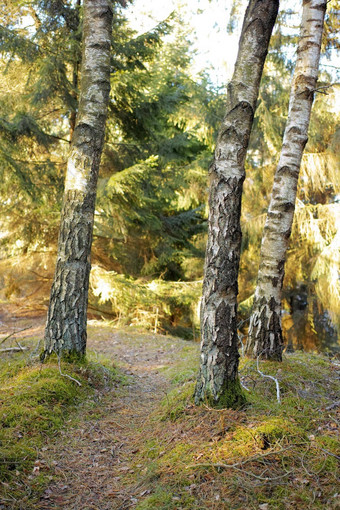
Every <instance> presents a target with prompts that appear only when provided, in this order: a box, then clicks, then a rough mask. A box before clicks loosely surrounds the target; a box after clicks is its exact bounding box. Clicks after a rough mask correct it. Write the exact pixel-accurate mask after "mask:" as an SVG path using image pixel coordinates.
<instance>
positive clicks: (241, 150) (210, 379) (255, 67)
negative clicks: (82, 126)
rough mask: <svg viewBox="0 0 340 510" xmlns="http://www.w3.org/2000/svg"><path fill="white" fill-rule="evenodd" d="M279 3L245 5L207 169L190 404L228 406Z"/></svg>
mask: <svg viewBox="0 0 340 510" xmlns="http://www.w3.org/2000/svg"><path fill="white" fill-rule="evenodd" d="M278 6H279V1H278V0H277V1H273V0H250V2H249V4H248V7H247V10H246V13H245V18H244V21H243V27H242V32H241V37H240V42H239V51H238V56H237V60H236V64H235V69H234V74H233V77H232V80H231V82H230V83H229V84H228V91H227V104H226V114H225V117H224V119H223V121H222V125H221V128H220V131H219V136H218V139H217V143H216V149H215V156H214V161H213V163H212V165H211V166H210V169H209V179H210V195H209V208H210V212H209V229H208V244H207V250H206V259H205V274H204V283H203V294H202V305H201V336H202V338H201V362H200V371H199V376H198V381H197V385H196V390H195V402H196V404H198V403H199V402H201V401H208V402H209V403H210V404H211V405H215V406H225V407H227V406H233V405H237V403H238V401H239V400H242V398H243V396H242V392H241V389H240V385H239V380H238V360H239V354H238V348H237V343H238V337H237V294H238V284H237V279H238V269H239V260H240V250H241V227H240V215H241V195H242V186H243V181H244V178H245V170H244V163H245V157H246V151H247V148H248V143H249V136H250V131H251V127H252V123H253V118H254V111H255V107H256V101H257V97H258V91H259V85H260V80H261V76H262V71H263V65H264V61H265V58H266V55H267V51H268V45H269V40H270V36H271V33H272V29H273V26H274V23H275V19H276V16H277V11H278Z"/></svg>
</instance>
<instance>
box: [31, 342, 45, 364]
mask: <svg viewBox="0 0 340 510" xmlns="http://www.w3.org/2000/svg"><path fill="white" fill-rule="evenodd" d="M41 340H42V339H41V338H39V340H38V342H37V346H36V347H35V349H34V350H33V351H32V352H31V354H30V356H29V360H31V359H32V358H33V357H34V356H36V354H37V352H38V351H39V349H40V344H41Z"/></svg>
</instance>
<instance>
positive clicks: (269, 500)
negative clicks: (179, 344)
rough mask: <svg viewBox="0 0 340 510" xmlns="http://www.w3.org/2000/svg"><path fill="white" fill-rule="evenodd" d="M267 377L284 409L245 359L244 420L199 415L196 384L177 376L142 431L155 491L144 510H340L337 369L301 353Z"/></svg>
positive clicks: (266, 365)
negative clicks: (195, 392)
mask: <svg viewBox="0 0 340 510" xmlns="http://www.w3.org/2000/svg"><path fill="white" fill-rule="evenodd" d="M260 369H261V371H262V372H263V373H266V374H270V375H273V376H275V377H276V378H277V379H278V381H279V387H280V397H281V403H278V401H277V393H276V386H275V383H274V381H271V380H269V379H264V378H263V377H262V376H261V375H260V374H259V373H258V371H257V366H256V363H255V362H254V361H252V360H249V359H243V360H242V362H241V378H242V382H243V384H244V385H245V386H246V387H247V388H248V390H249V391H246V394H247V400H248V404H247V406H245V407H244V408H243V409H241V410H238V411H235V410H227V409H225V410H221V409H211V408H209V407H208V406H204V405H203V406H201V407H196V406H195V405H194V404H193V399H192V395H193V390H194V379H193V377H188V378H187V380H184V379H182V378H181V377H180V374H177V375H176V379H175V381H176V382H175V384H174V385H173V389H172V390H171V391H170V392H169V393H168V394H167V395H166V397H165V398H164V399H163V400H162V402H161V403H160V405H159V408H158V410H157V411H156V412H155V413H154V414H153V416H152V417H151V418H150V422H149V425H148V427H149V428H148V431H147V432H146V431H145V430H143V431H141V433H142V435H143V436H144V437H145V436H146V435H147V437H148V440H147V441H146V442H145V445H144V448H142V449H141V452H140V454H139V456H138V457H137V458H136V464H137V465H143V466H147V467H146V469H145V468H144V472H143V477H144V479H145V477H146V478H147V477H149V481H150V484H151V486H152V487H153V489H152V490H151V493H150V495H149V496H147V497H146V498H144V499H143V500H142V501H141V502H140V503H139V504H137V505H136V508H137V509H138V510H142V509H143V510H144V509H145V510H146V509H148V510H151V509H155V510H156V509H158V508H162V509H169V510H170V509H171V510H177V509H187V510H191V509H235V510H236V509H240V510H241V509H242V510H243V509H259V508H260V509H262V510H281V509H282V510H286V509H296V508H299V509H318V508H320V509H325V508H327V509H335V508H339V506H338V505H339V501H338V499H339V494H338V493H339V471H338V465H339V460H340V457H339V454H340V452H339V437H338V433H339V405H340V402H339V395H340V391H339V389H340V387H339V372H340V364H339V362H338V361H337V360H336V359H333V360H332V359H329V358H327V357H322V356H319V355H312V354H303V353H295V354H290V355H287V356H285V357H284V361H283V363H270V362H261V364H260ZM185 370H186V373H188V371H189V367H188V366H186V369H185ZM178 381H180V384H178Z"/></svg>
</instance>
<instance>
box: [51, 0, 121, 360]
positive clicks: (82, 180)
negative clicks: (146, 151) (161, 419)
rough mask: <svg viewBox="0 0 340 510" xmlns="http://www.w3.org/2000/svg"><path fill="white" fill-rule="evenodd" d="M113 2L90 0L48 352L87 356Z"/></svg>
mask: <svg viewBox="0 0 340 510" xmlns="http://www.w3.org/2000/svg"><path fill="white" fill-rule="evenodd" d="M112 15H113V13H112V6H111V2H110V0H85V2H84V22H83V43H82V44H83V49H82V65H81V82H80V100H79V110H78V115H77V122H76V126H75V130H74V133H73V137H72V142H71V148H70V154H69V158H68V164H67V172H66V182H65V191H64V200H63V208H62V214H61V225H60V233H59V242H58V255H57V264H56V269H55V275H54V281H53V284H52V290H51V297H50V305H49V310H48V316H47V324H46V330H45V351H44V352H45V355H48V354H50V353H52V352H57V353H58V354H63V355H65V354H66V355H73V354H75V355H77V356H82V355H84V354H85V350H86V314H87V301H88V287H89V274H90V268H91V263H90V253H91V244H92V230H93V218H94V208H95V199H96V188H97V178H98V170H99V164H100V158H101V153H102V148H103V143H104V132H105V123H106V115H107V107H108V102H109V93H110V49H111V34H112Z"/></svg>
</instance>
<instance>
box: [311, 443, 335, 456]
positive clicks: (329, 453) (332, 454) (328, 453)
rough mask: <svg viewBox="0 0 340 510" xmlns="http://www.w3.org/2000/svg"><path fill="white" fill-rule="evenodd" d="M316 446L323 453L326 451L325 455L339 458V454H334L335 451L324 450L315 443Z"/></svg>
mask: <svg viewBox="0 0 340 510" xmlns="http://www.w3.org/2000/svg"><path fill="white" fill-rule="evenodd" d="M313 446H314V445H313ZM317 448H319V450H321V451H323V452H324V453H327V455H331V456H332V457H335V458H336V459H338V460H340V456H339V455H335V453H332V452H330V451H328V450H325V448H321V446H318V445H317Z"/></svg>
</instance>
